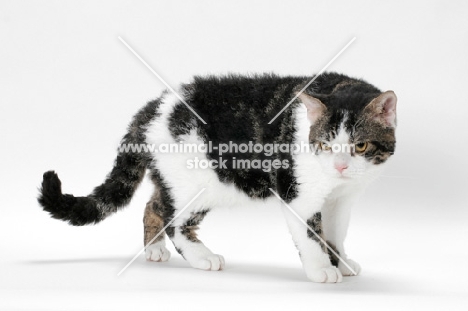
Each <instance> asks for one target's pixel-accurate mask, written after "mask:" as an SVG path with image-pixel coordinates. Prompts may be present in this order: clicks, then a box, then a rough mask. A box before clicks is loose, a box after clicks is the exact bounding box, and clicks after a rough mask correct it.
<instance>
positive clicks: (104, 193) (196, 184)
mask: <svg viewBox="0 0 468 311" xmlns="http://www.w3.org/2000/svg"><path fill="white" fill-rule="evenodd" d="M309 81H311V77H306V76H283V77H282V76H278V75H275V74H259V75H235V74H230V75H224V76H205V77H200V76H196V77H194V78H193V80H192V82H190V83H188V84H182V85H181V86H180V88H179V89H178V91H177V92H174V93H171V92H169V91H164V92H163V93H162V95H161V96H160V97H159V98H157V99H155V100H153V101H150V102H148V103H147V104H146V106H144V107H143V108H142V109H141V110H140V111H139V112H138V113H137V114H136V115H135V116H134V118H133V120H132V122H131V123H130V125H129V127H128V132H127V133H126V135H125V136H124V137H123V139H122V141H121V146H120V147H119V152H118V155H117V158H116V160H115V163H114V167H113V169H112V171H111V172H110V173H109V174H108V176H107V177H106V179H105V181H104V183H103V184H102V185H100V186H98V187H96V188H95V189H94V191H93V192H92V193H91V194H90V195H88V196H86V197H75V196H73V195H70V194H62V190H61V182H60V180H59V178H58V176H57V174H56V173H55V172H54V171H48V172H46V173H44V176H43V182H42V187H41V189H40V194H39V198H38V201H39V203H40V205H41V206H42V208H43V209H44V210H45V211H47V212H49V213H50V214H51V216H52V217H53V218H57V219H61V220H64V221H67V222H69V223H70V224H71V225H74V226H82V225H87V224H95V223H98V222H100V221H102V220H104V219H105V218H106V217H108V216H109V215H111V214H113V213H115V212H117V211H118V210H120V209H121V208H123V207H124V206H126V205H128V204H129V202H130V200H131V198H132V196H133V194H134V193H135V190H136V189H137V187H138V185H139V184H140V182H141V181H142V179H143V177H144V175H145V173H146V172H148V175H149V178H150V179H151V181H152V182H153V183H154V186H155V190H154V194H153V195H152V197H151V199H150V201H149V202H148V203H147V205H146V209H145V213H144V244H145V246H146V248H145V251H146V258H147V259H148V260H151V261H167V260H168V259H169V257H170V252H169V251H168V250H167V248H166V246H165V235H167V236H168V237H169V238H170V240H172V242H173V244H174V246H175V248H176V250H177V252H179V253H180V254H181V255H182V256H183V257H184V258H185V260H187V261H188V263H189V264H190V265H191V266H192V267H194V268H199V269H205V270H222V269H223V268H224V266H225V262H224V258H223V256H221V255H218V254H214V253H213V252H212V251H211V250H209V249H208V248H207V247H206V246H205V245H204V244H203V243H202V242H201V241H200V240H199V239H198V237H197V234H196V230H197V229H198V225H199V224H200V223H201V221H202V220H203V218H204V217H205V215H206V214H207V213H208V212H209V211H210V210H212V209H215V208H218V207H222V206H235V205H237V206H239V205H247V204H252V203H254V202H263V204H268V205H281V204H283V205H284V206H283V207H284V209H283V210H284V214H285V217H286V221H287V223H288V226H289V229H290V232H291V234H292V237H293V241H294V243H295V244H296V246H297V248H298V250H299V255H300V259H301V261H302V264H303V268H304V270H305V273H306V276H307V277H308V278H309V279H310V280H311V281H314V282H326V283H336V282H341V281H342V277H343V276H350V275H355V274H358V273H359V272H360V270H361V268H360V266H359V265H358V264H357V263H356V262H355V261H353V260H351V259H349V258H348V256H347V254H346V252H345V249H344V240H345V237H346V232H347V229H348V224H349V217H350V209H351V206H352V205H353V203H354V202H355V201H356V199H357V198H358V197H359V196H360V195H361V194H362V192H363V190H364V189H365V188H366V186H367V185H368V184H369V183H370V182H371V181H373V180H374V179H375V178H376V177H377V176H379V173H380V172H381V170H382V169H383V167H384V165H385V164H386V163H387V162H388V161H387V160H388V159H389V158H390V157H391V156H392V155H393V153H394V150H395V144H396V140H395V129H396V102H397V98H396V95H395V93H394V92H393V91H387V92H381V91H380V90H379V89H377V88H376V87H375V86H373V85H371V84H369V83H367V82H365V81H364V80H361V79H357V78H351V77H348V76H346V75H343V74H338V73H333V72H328V73H324V74H322V75H320V76H318V77H317V79H316V80H315V81H313V83H312V84H310V83H308V82H309ZM308 84H310V85H308ZM179 94H180V95H179ZM181 99H183V100H181ZM288 102H289V103H290V105H289V106H287V107H286V109H284V111H283V112H282V113H279V112H281V111H282V109H283V108H284V107H285V105H286V104H287V103H288ZM187 105H188V106H187ZM169 145H170V146H173V147H174V150H173V151H175V150H176V149H177V148H182V147H185V146H198V147H200V146H201V147H203V148H198V149H192V150H189V151H188V152H167V150H166V152H163V150H162V149H163V148H162V147H163V146H166V147H167V146H169ZM299 145H302V147H303V146H304V145H306V146H307V147H306V148H305V149H304V148H302V150H299V148H297V146H299ZM129 146H130V147H131V148H130V147H129ZM151 146H152V147H151ZM155 146H156V147H155ZM208 146H209V148H208ZM226 146H227V147H228V148H226ZM262 146H264V149H263V150H261V147H262ZM267 146H269V147H268V148H267ZM275 146H276V147H275ZM287 146H290V147H291V148H290V149H288V148H286V147H287ZM293 146H296V147H294V148H293ZM347 146H348V147H349V148H347ZM150 147H151V148H153V149H150ZM158 147H160V148H161V149H160V150H158V149H156V150H154V148H158ZM125 148H126V149H125ZM132 148H137V149H138V148H140V149H138V150H137V149H132ZM241 148H242V149H241ZM255 148H257V149H255ZM293 149H294V150H293ZM242 150H243V151H242ZM259 150H260V151H261V152H257V151H259ZM202 189H204V191H203V193H201V194H200V191H201V190H202ZM197 194H198V197H197V198H196V199H195V200H194V201H193V202H191V204H189V205H188V203H189V202H190V201H191V200H193V198H194V197H195V196H196V195H197ZM276 195H277V196H278V197H279V198H281V200H280V199H279V198H278V197H277V196H276ZM286 205H287V206H288V207H290V208H291V209H292V210H293V211H294V213H293V212H292V211H290V210H288V208H287V207H286ZM183 208H186V210H185V211H183V213H181V211H182V209H183ZM178 213H179V214H180V215H178ZM176 216H177V217H176ZM297 216H298V217H299V218H302V221H300V219H299V218H298V217H297ZM303 222H305V223H306V224H307V226H306V225H305V224H304V223H303ZM163 229H165V230H163ZM162 230H163V231H162ZM325 241H326V242H325Z"/></svg>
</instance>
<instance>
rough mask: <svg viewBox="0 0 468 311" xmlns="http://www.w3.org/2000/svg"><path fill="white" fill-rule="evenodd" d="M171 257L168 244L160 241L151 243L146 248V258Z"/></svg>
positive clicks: (152, 259) (161, 259)
mask: <svg viewBox="0 0 468 311" xmlns="http://www.w3.org/2000/svg"><path fill="white" fill-rule="evenodd" d="M169 258H171V252H169V251H168V250H167V248H166V246H164V245H161V244H159V243H155V244H151V245H149V246H148V247H147V248H146V260H149V261H168V260H169Z"/></svg>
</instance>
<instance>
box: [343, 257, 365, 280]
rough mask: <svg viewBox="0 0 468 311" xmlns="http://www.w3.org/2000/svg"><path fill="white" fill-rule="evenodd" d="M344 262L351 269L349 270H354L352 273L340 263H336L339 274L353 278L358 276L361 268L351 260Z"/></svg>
mask: <svg viewBox="0 0 468 311" xmlns="http://www.w3.org/2000/svg"><path fill="white" fill-rule="evenodd" d="M345 261H346V263H347V264H348V265H349V266H350V267H351V269H353V270H354V272H353V271H351V270H350V269H349V268H348V267H347V266H346V265H345V264H344V263H342V262H341V261H340V262H339V263H338V269H340V271H341V274H343V275H344V276H354V275H358V274H359V273H360V272H361V266H360V265H359V264H358V263H357V262H355V261H354V260H351V259H345Z"/></svg>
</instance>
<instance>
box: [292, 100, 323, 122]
mask: <svg viewBox="0 0 468 311" xmlns="http://www.w3.org/2000/svg"><path fill="white" fill-rule="evenodd" d="M298 98H299V99H300V100H301V102H302V103H303V104H304V105H305V107H306V108H307V119H309V121H310V123H311V124H314V123H315V121H317V120H318V119H319V118H320V117H321V116H322V115H323V114H324V113H325V110H327V107H325V105H324V104H323V103H322V102H321V101H320V99H317V98H315V97H312V96H310V95H307V94H304V93H301V94H299V96H298Z"/></svg>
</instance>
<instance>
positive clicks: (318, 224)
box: [307, 212, 327, 252]
mask: <svg viewBox="0 0 468 311" xmlns="http://www.w3.org/2000/svg"><path fill="white" fill-rule="evenodd" d="M307 225H308V226H309V227H310V229H312V230H313V231H314V232H315V233H314V232H312V231H311V230H310V229H307V236H308V237H309V238H311V239H312V240H314V241H315V242H317V243H319V244H320V246H321V247H322V249H323V251H324V252H327V247H326V246H325V244H323V242H322V241H321V240H320V239H319V238H318V237H317V235H318V236H320V237H321V238H322V240H323V230H322V213H321V212H317V213H315V214H314V215H313V216H312V217H311V218H309V219H307Z"/></svg>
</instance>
